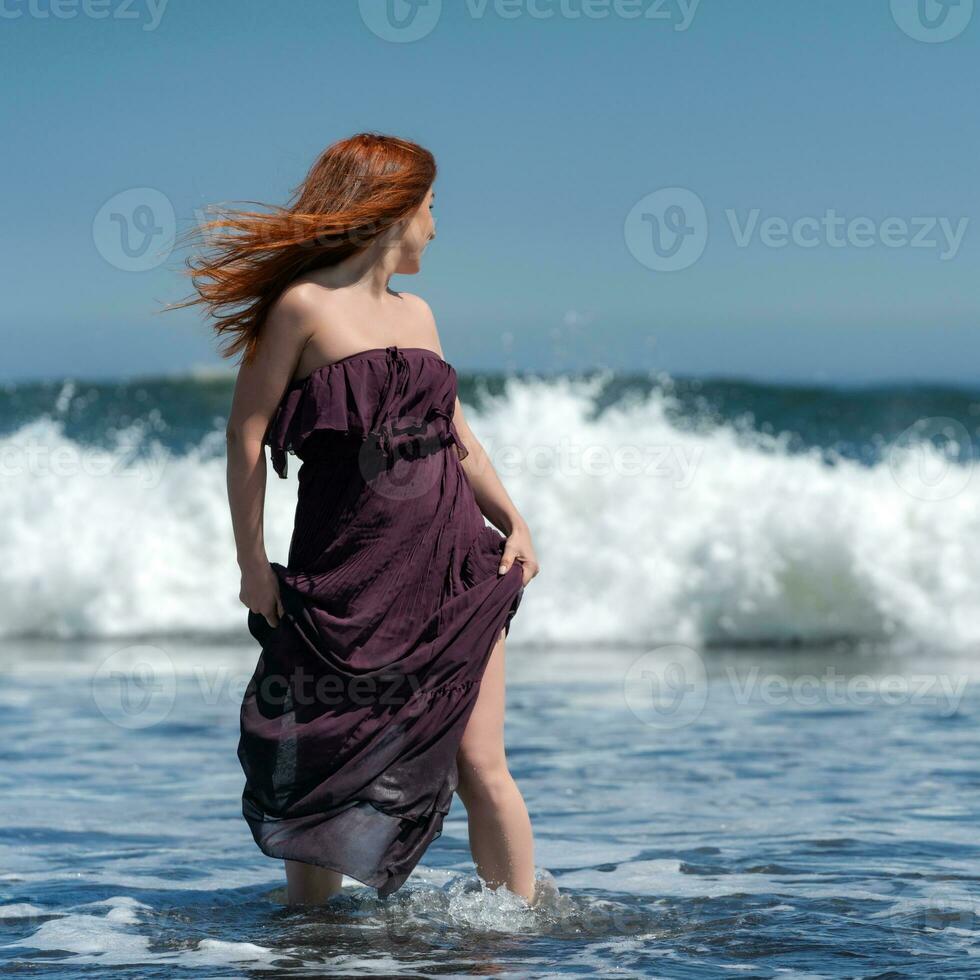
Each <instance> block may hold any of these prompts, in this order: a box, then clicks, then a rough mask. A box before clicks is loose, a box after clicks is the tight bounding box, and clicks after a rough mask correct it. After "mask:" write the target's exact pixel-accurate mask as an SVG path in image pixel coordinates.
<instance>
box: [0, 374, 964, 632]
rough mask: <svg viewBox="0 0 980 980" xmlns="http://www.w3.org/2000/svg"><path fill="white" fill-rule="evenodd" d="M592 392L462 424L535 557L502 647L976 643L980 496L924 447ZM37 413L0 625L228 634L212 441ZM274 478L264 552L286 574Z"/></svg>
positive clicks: (4, 495)
mask: <svg viewBox="0 0 980 980" xmlns="http://www.w3.org/2000/svg"><path fill="white" fill-rule="evenodd" d="M601 383H602V381H601V379H599V378H593V379H591V380H581V379H578V380H576V379H570V378H565V379H557V380H545V379H533V378H531V379H515V378H512V379H509V380H508V382H507V387H506V389H505V390H504V392H503V393H502V394H500V395H499V396H496V397H493V398H488V399H486V400H485V401H484V402H483V403H482V409H481V410H480V411H479V412H478V411H477V410H476V409H475V408H473V409H470V410H468V412H467V416H468V419H469V421H470V424H471V425H472V427H473V428H474V430H475V432H476V434H477V435H478V437H479V438H480V439H481V441H482V442H483V444H484V446H485V447H486V449H487V451H488V452H489V453H490V455H491V458H492V460H493V462H494V464H495V466H496V468H497V471H498V473H499V474H500V476H501V478H502V479H503V481H504V484H505V485H506V487H507V489H508V491H509V492H510V494H511V496H512V497H513V498H514V500H515V502H516V503H517V504H518V506H519V508H520V510H521V511H522V513H523V514H524V515H525V517H526V518H527V520H528V522H529V524H530V526H531V529H532V532H533V535H534V542H535V545H536V548H537V553H538V558H539V560H540V562H541V566H542V572H541V575H540V576H539V577H538V578H537V579H536V580H535V581H534V582H532V583H531V584H530V585H529V586H528V589H527V592H526V593H525V596H524V602H523V605H522V608H521V610H520V612H519V613H518V617H517V619H515V624H514V629H513V631H512V634H511V636H512V641H513V642H514V643H522V642H530V641H534V642H541V643H549V642H554V643H562V644H565V643H606V642H609V643H620V644H622V643H626V644H639V645H651V644H656V643H660V642H670V641H676V642H684V643H690V644H699V643H704V642H721V643H724V642H731V641H745V642H750V641H772V642H785V641H791V640H804V641H820V640H823V639H828V638H833V637H840V636H846V637H862V638H883V639H887V638H891V639H893V640H895V641H909V642H912V643H914V644H916V645H925V646H928V647H931V648H939V649H951V650H957V651H965V650H968V649H970V648H972V647H973V646H975V645H976V644H977V643H978V642H980V605H978V602H977V599H978V590H977V585H976V583H977V582H978V581H980V556H978V552H977V550H976V549H975V548H973V547H971V542H973V541H975V540H976V539H977V537H978V532H980V488H978V483H977V480H976V479H975V478H973V479H971V477H972V476H973V474H972V473H971V472H970V468H969V467H966V466H958V467H956V466H954V467H949V466H946V463H945V460H944V459H942V458H940V457H939V455H938V453H937V451H936V450H933V449H930V447H929V446H928V445H924V446H922V447H920V448H918V449H915V450H913V451H909V452H902V453H900V452H899V451H898V447H896V451H895V452H893V453H891V454H886V459H885V461H883V462H881V463H879V464H877V465H875V466H873V467H867V466H862V465H860V464H858V463H856V462H852V461H849V460H837V462H836V464H835V465H827V464H826V463H825V462H824V461H822V460H821V458H820V457H819V454H817V453H812V454H799V453H797V454H791V453H789V452H788V451H787V450H786V448H785V445H784V444H783V442H781V441H780V440H779V439H778V438H777V439H773V438H770V437H763V436H759V435H755V436H752V435H749V434H747V433H744V432H739V431H737V430H736V429H734V428H732V427H729V426H720V427H715V428H713V429H711V430H707V431H705V430H702V431H693V430H692V431H684V430H681V429H679V428H677V427H676V426H675V425H673V424H672V423H671V422H670V420H669V417H668V408H669V403H668V398H669V396H667V395H664V394H663V393H662V392H653V393H651V394H650V395H649V396H648V397H646V398H642V399H641V398H637V399H635V400H633V401H630V402H624V403H621V404H619V405H617V406H616V407H614V408H612V409H610V410H607V411H606V412H605V413H603V414H602V415H600V416H599V417H598V418H593V414H594V411H593V406H594V396H595V393H596V390H597V387H598V385H600V384H601ZM125 435H126V434H125V433H122V434H121V435H120V445H119V447H118V448H117V449H116V450H114V451H113V452H111V453H96V452H93V451H90V450H86V449H83V448H82V447H81V446H79V445H78V444H77V443H74V442H72V441H71V440H70V439H68V438H66V437H65V435H64V434H63V431H62V428H61V424H60V422H59V421H57V420H50V419H41V420H37V421H34V422H32V423H30V424H29V425H27V426H24V427H23V428H21V429H20V430H19V431H17V432H15V433H12V434H9V435H7V436H5V437H3V438H0V465H2V467H3V472H2V479H0V529H2V534H0V631H2V634H3V635H8V636H9V635H18V634H19V635H24V634H28V635H30V634H35V635H47V636H61V637H76V636H102V637H117V636H126V635H134V634H144V635H145V634H153V635H159V634H166V633H169V632H174V631H180V632H184V631H190V632H193V633H196V634H202V635H219V634H220V635H227V634H229V633H239V634H241V635H242V636H245V635H246V626H245V619H246V613H245V610H244V607H243V606H242V605H241V604H240V603H239V601H238V589H239V579H238V568H237V565H236V562H235V551H234V542H233V537H232V531H231V524H230V519H229V515H228V506H227V498H226V490H225V474H224V462H223V459H222V458H221V456H220V452H219V451H220V448H221V446H220V441H219V440H217V437H215V440H205V441H204V443H203V444H202V445H201V446H200V447H199V448H198V449H196V450H195V451H194V452H192V453H190V454H187V455H170V454H166V453H163V452H160V453H157V454H155V455H151V456H149V457H147V458H136V457H134V455H133V454H132V452H131V447H130V446H128V445H127V443H126V438H125ZM297 468H298V466H297V461H295V460H294V461H293V463H292V466H291V470H292V473H291V475H290V479H289V480H288V481H281V480H279V479H278V478H276V477H275V475H274V474H272V471H271V468H270V471H269V472H270V479H269V485H268V499H267V510H266V544H267V547H268V550H269V556H270V558H271V559H273V560H278V561H282V562H284V563H285V561H286V552H287V548H288V543H289V535H290V530H291V524H292V518H293V507H294V502H295V472H296V469H297Z"/></svg>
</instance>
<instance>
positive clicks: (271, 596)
mask: <svg viewBox="0 0 980 980" xmlns="http://www.w3.org/2000/svg"><path fill="white" fill-rule="evenodd" d="M238 598H239V599H241V601H242V602H243V603H244V604H245V605H246V606H248V608H249V609H251V611H252V612H254V613H258V614H259V615H261V616H265V618H266V622H267V623H268V624H269V625H270V626H271V627H272V628H273V629H276V627H278V626H279V619H280V617H281V616H282V615H283V613H284V611H285V610H284V609H283V605H282V599H281V598H280V597H279V578H278V576H277V575H276V573H275V572H274V571H273V569H272V566H271V565H270V564H269V563H268V562H264V563H263V564H261V565H257V566H255V567H249V568H243V569H242V589H241V592H240V593H239V594H238Z"/></svg>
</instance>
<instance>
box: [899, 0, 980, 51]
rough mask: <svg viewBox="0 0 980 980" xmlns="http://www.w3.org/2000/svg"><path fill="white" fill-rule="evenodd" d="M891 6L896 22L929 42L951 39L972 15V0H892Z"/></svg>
mask: <svg viewBox="0 0 980 980" xmlns="http://www.w3.org/2000/svg"><path fill="white" fill-rule="evenodd" d="M891 7H892V17H893V18H894V20H895V23H896V24H898V26H899V27H900V28H901V29H902V30H903V31H904V32H905V33H906V34H907V35H908V36H909V37H910V38H912V39H913V40H914V41H923V42H925V43H926V44H940V43H942V42H943V41H952V40H953V38H955V37H959V36H960V35H961V34H962V33H963V32H964V31H965V30H966V28H967V26H968V25H969V23H970V21H971V19H972V18H973V0H891Z"/></svg>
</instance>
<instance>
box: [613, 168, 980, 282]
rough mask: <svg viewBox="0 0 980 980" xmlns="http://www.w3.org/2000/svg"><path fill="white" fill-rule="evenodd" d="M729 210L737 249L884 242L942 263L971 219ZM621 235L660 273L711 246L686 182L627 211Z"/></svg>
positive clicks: (704, 216) (702, 211)
mask: <svg viewBox="0 0 980 980" xmlns="http://www.w3.org/2000/svg"><path fill="white" fill-rule="evenodd" d="M724 216H725V219H726V220H725V222H724V223H723V224H722V227H723V228H726V229H727V231H728V233H729V234H730V236H731V241H732V243H733V244H734V245H735V247H736V248H740V249H748V248H751V247H753V246H759V247H762V248H770V249H783V248H787V247H790V246H792V247H796V248H800V249H815V248H821V247H823V248H833V249H844V248H856V249H867V248H873V247H876V246H880V247H883V248H889V249H899V248H908V249H925V250H931V251H933V252H934V253H935V254H936V255H937V256H938V258H939V261H941V262H949V261H952V260H953V259H955V258H956V256H957V255H958V254H959V252H960V249H961V247H962V245H963V242H964V241H965V239H966V234H967V231H968V230H969V226H970V219H969V218H968V217H960V218H952V217H947V216H943V215H922V216H912V217H903V216H900V215H892V216H888V217H885V218H883V219H881V220H877V221H876V220H875V219H874V218H870V217H867V216H863V215H858V216H850V217H849V216H847V215H843V214H841V213H839V212H838V210H837V209H836V208H833V207H831V208H827V209H826V210H825V211H824V212H823V213H822V214H808V215H806V214H805V215H793V216H785V215H776V214H768V215H767V214H764V212H763V209H762V208H758V207H755V208H749V209H747V210H744V211H741V210H739V209H737V208H726V209H725V210H724ZM623 236H624V239H625V242H626V247H627V249H628V250H629V251H630V253H631V254H632V255H633V257H634V258H635V259H636V260H637V261H638V262H639V263H640V264H641V265H644V266H646V267H647V268H648V269H653V270H654V271H656V272H677V271H680V270H681V269H687V268H689V267H690V266H692V265H694V263H695V262H697V261H698V259H700V258H701V256H702V255H703V254H704V251H705V249H706V248H707V245H708V238H709V220H708V209H707V208H706V207H705V204H704V201H702V199H701V198H700V197H699V196H698V195H697V194H696V193H694V191H692V190H690V189H689V188H686V187H664V188H661V189H660V190H657V191H654V192H653V193H651V194H647V195H646V196H644V197H642V198H641V199H640V200H639V201H637V202H636V204H634V205H633V207H632V208H631V209H630V211H629V213H628V214H627V216H626V220H625V223H624V227H623Z"/></svg>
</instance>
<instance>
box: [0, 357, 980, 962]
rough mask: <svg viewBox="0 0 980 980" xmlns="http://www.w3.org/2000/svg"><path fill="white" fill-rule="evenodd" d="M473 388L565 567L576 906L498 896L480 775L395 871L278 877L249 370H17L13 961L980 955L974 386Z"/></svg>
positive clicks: (624, 381)
mask: <svg viewBox="0 0 980 980" xmlns="http://www.w3.org/2000/svg"><path fill="white" fill-rule="evenodd" d="M461 381H462V383H461V394H462V396H463V401H464V403H465V405H466V406H467V416H468V418H469V420H470V424H471V425H472V426H473V427H474V429H475V431H476V432H477V434H478V435H479V436H480V438H481V441H482V442H483V443H484V445H485V446H486V448H487V449H488V451H489V452H490V454H491V457H492V458H493V460H494V463H495V465H496V467H497V469H498V472H500V474H501V476H502V478H503V479H504V482H505V483H506V485H507V487H508V490H509V491H510V493H511V495H512V496H513V497H514V499H515V500H516V501H517V503H518V505H519V506H520V507H521V509H522V511H523V512H524V514H525V516H526V517H527V519H528V521H529V523H530V525H531V528H532V532H533V533H534V537H535V543H536V546H537V550H538V555H539V558H540V559H541V564H542V573H541V575H540V576H539V577H538V578H537V579H536V580H535V581H534V582H533V583H532V584H531V585H530V586H529V587H528V589H527V592H526V594H525V597H524V600H523V602H522V606H521V610H520V612H519V614H518V616H517V617H516V618H515V620H514V625H513V629H512V631H511V635H510V639H509V642H508V653H507V659H508V709H507V710H508V714H507V744H508V757H509V760H510V765H511V769H512V771H513V773H514V775H515V777H516V779H517V781H518V783H519V785H520V786H521V789H522V791H523V793H524V796H525V799H526V800H527V803H528V807H529V811H530V813H531V819H532V823H533V825H534V829H535V840H536V864H537V866H538V869H539V875H540V876H541V879H542V882H543V883H545V885H546V886H547V890H548V898H547V900H546V901H545V902H544V904H543V906H542V907H541V908H540V909H536V910H533V911H529V910H526V909H523V908H522V907H521V903H520V902H519V901H517V900H516V899H515V898H514V896H511V895H508V894H506V893H504V892H498V893H491V892H487V891H481V890H480V888H479V882H478V881H477V880H476V879H475V878H474V873H473V868H472V864H471V861H470V857H469V851H468V846H467V840H466V824H465V815H464V812H463V808H462V805H461V803H460V802H459V801H458V800H457V801H456V802H455V803H454V806H453V811H452V813H451V814H450V817H449V819H448V820H447V822H446V826H445V829H444V833H443V836H442V837H440V838H439V839H438V840H437V841H436V842H434V844H433V845H432V847H431V848H430V849H429V851H428V852H427V854H426V856H425V858H424V859H423V862H422V864H421V865H420V866H419V868H418V869H417V871H416V873H415V874H414V875H413V876H412V878H411V879H410V880H409V882H408V883H407V884H406V886H405V887H404V888H403V889H402V890H401V891H399V892H398V893H396V894H395V895H393V896H392V897H391V898H390V899H388V900H387V902H379V901H378V900H377V899H376V898H374V897H373V891H372V890H370V889H366V888H364V887H363V886H360V885H359V884H358V883H356V882H353V881H350V880H348V881H347V882H346V885H347V887H346V888H345V889H344V894H343V895H340V896H338V897H337V898H335V899H334V900H333V901H332V902H331V903H329V904H328V905H327V906H325V907H323V908H320V909H298V910H297V909H290V908H288V907H286V906H284V904H283V897H284V896H283V884H284V878H283V873H282V865H281V862H277V861H273V860H271V859H269V858H266V857H265V856H264V855H262V854H261V852H259V851H258V849H257V848H256V847H255V845H254V843H253V842H252V840H251V836H250V834H249V833H248V830H247V827H246V825H245V823H244V821H243V820H242V818H241V813H240V793H241V787H242V782H243V779H242V774H241V771H240V769H239V766H238V761H237V758H236V755H235V748H236V745H237V738H238V730H237V725H238V707H239V704H240V700H241V695H242V692H243V690H244V686H245V684H246V683H247V681H248V678H249V676H250V675H251V671H252V669H253V667H254V663H255V658H256V656H257V648H256V646H255V644H254V641H252V639H251V637H250V636H249V635H248V633H247V629H246V625H245V610H244V607H242V606H241V605H240V603H239V602H238V599H237V595H238V578H237V566H236V565H235V561H234V548H233V539H232V537H231V529H230V525H229V520H228V514H227V504H226V498H225V488H224V466H223V459H222V450H223V431H222V426H223V420H224V416H225V413H226V412H227V406H228V403H229V398H230V392H231V383H230V381H229V380H228V379H227V378H224V377H207V378H203V377H195V378H183V379H162V380H157V381H139V382H130V383H126V384H120V383H109V382H107V383H104V384H96V383H90V382H71V381H66V382H61V383H57V384H49V385H20V386H15V387H8V388H7V389H5V390H0V467H2V478H0V530H2V533H0V759H2V765H0V972H3V973H10V974H12V975H18V974H29V975H32V976H43V977H58V978H61V977H79V976H93V977H96V976H97V977H103V976H112V977H115V976H119V977H165V976H166V977H169V976H180V975H192V976H195V977H245V976H258V975H276V976H297V977H299V976H325V975H329V976H362V975H366V976H386V977H387V976H469V975H472V974H473V973H484V972H486V973H493V974H495V975H498V976H502V977H503V976H514V977H545V976H556V975H564V974H588V975H597V976H603V977H605V976H624V977H629V976H637V977H641V976H642V977H650V976H653V977H685V978H686V977H691V978H694V977H697V978H701V977H718V976H725V975H734V976H740V977H793V978H797V977H800V978H802V977H922V976H943V977H973V976H976V975H977V973H978V972H980V970H978V962H980V960H978V956H980V944H978V939H980V852H978V851H980V849H978V846H977V826H978V817H980V751H978V750H980V734H978V733H980V728H978V721H980V687H978V684H977V675H978V671H980V667H978V665H980V657H978V641H980V604H978V601H977V600H978V598H980V584H978V583H980V575H978V572H980V568H978V565H980V558H978V557H977V549H976V547H975V542H976V540H977V532H978V530H980V487H978V481H977V477H976V475H975V473H974V467H975V456H976V446H977V439H978V436H980V431H978V429H980V391H970V390H961V389H960V390H954V389H941V388H922V387H919V388H913V387H908V386H899V385H896V386H893V387H890V388H877V389H866V390H863V391H857V390H854V389H846V390H844V389H833V388H808V389H804V388H799V387H774V386H766V385H757V384H750V383H736V382H707V381H705V382H690V381H688V382H685V381H680V380H673V379H670V378H667V377H664V376H658V377H646V376H636V377H625V376H615V375H611V374H609V373H604V372H603V373H596V374H593V375H589V376H579V377H558V378H546V377H534V376H525V377H509V378H486V377H481V378H475V377H464V378H462V379H461ZM291 469H292V470H293V475H291V478H290V480H288V481H280V480H278V479H277V478H275V476H274V475H271V476H270V481H269V499H268V505H267V518H266V538H267V544H268V547H269V552H270V558H272V559H274V560H284V559H285V553H286V549H287V546H288V539H289V532H290V527H291V518H292V506H293V500H294V495H295V485H294V480H295V469H296V466H295V464H294V466H293V467H291Z"/></svg>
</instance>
